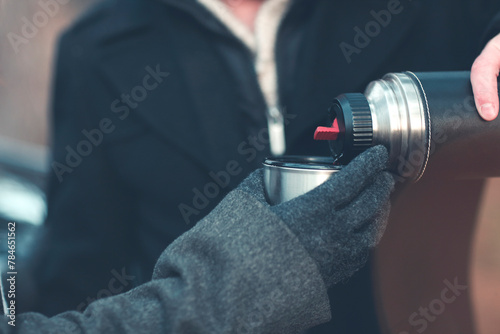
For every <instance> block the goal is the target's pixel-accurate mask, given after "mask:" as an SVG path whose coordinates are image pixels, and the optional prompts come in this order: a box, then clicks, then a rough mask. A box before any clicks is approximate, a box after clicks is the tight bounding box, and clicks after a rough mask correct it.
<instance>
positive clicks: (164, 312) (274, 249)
mask: <svg viewBox="0 0 500 334" xmlns="http://www.w3.org/2000/svg"><path fill="white" fill-rule="evenodd" d="M327 320H329V302H328V296H327V294H326V289H325V285H324V283H323V281H322V279H321V276H320V274H319V271H318V269H317V267H316V265H315V263H314V261H313V260H312V259H311V258H310V257H309V255H308V253H307V252H306V250H305V249H304V247H303V246H302V245H301V244H300V242H299V241H298V239H297V238H296V237H295V236H294V235H293V234H292V233H291V232H290V230H288V228H287V227H286V226H285V224H284V223H283V222H282V221H281V220H280V219H279V218H278V217H277V216H276V215H275V214H273V213H272V212H271V211H270V209H269V208H266V207H264V206H263V205H262V204H261V203H260V202H258V201H257V200H255V199H253V198H252V197H250V196H248V194H246V193H243V192H242V191H239V190H236V191H233V192H232V193H231V194H230V195H228V196H227V197H226V199H225V200H224V201H223V202H222V203H221V204H220V205H219V206H218V207H217V208H216V209H215V210H214V211H213V212H212V213H211V214H210V215H209V216H207V218H205V219H204V220H202V221H201V222H200V223H199V224H197V225H196V226H195V227H194V228H193V229H192V230H191V231H189V232H187V233H186V234H184V235H183V236H182V237H180V238H179V239H178V240H177V241H176V242H174V243H173V244H172V245H171V246H170V247H169V248H167V250H166V251H165V252H164V253H163V254H162V256H161V257H160V259H159V261H158V263H157V266H156V269H155V274H154V279H153V281H151V282H150V283H147V284H145V285H143V286H141V287H138V288H136V289H134V290H132V291H130V292H128V293H126V294H123V295H119V296H114V297H110V298H106V299H103V300H99V301H97V302H94V303H92V304H91V305H90V306H89V307H88V308H87V310H86V311H85V312H84V313H83V314H82V313H78V312H67V313H63V314H61V315H58V316H56V317H53V318H46V317H44V316H42V315H39V314H34V313H32V314H24V315H21V316H19V318H18V320H17V323H16V327H15V328H12V327H10V326H9V325H7V324H6V322H4V323H2V325H1V326H2V327H0V328H2V329H3V330H4V331H5V332H6V333H8V330H9V329H10V330H13V329H17V330H18V332H19V333H40V332H44V331H46V333H121V334H123V333H190V334H196V333H234V332H237V333H239V332H241V333H248V332H252V333H296V332H299V331H300V330H303V329H305V328H308V327H311V326H314V325H316V324H319V323H322V322H325V321H327ZM0 332H3V331H1V330H0Z"/></svg>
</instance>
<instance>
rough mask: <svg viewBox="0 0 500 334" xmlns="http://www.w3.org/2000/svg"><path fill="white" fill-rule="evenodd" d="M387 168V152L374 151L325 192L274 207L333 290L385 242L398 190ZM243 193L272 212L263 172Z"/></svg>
mask: <svg viewBox="0 0 500 334" xmlns="http://www.w3.org/2000/svg"><path fill="white" fill-rule="evenodd" d="M387 162H388V153H387V150H386V148H385V147H383V146H376V147H373V148H370V149H369V150H367V151H366V152H364V153H362V154H361V155H360V156H358V157H357V158H356V159H354V160H353V161H352V162H351V163H350V164H349V165H347V166H346V167H344V168H343V169H342V170H341V171H340V172H338V173H336V174H335V175H334V176H332V177H331V178H330V179H329V180H327V181H326V182H325V183H323V184H322V185H320V186H319V187H317V188H315V189H313V190H311V191H310V192H308V193H306V194H304V195H302V196H299V197H297V198H294V199H292V200H290V201H288V202H285V203H281V204H278V205H275V206H272V207H271V210H272V211H273V212H274V213H275V214H276V215H277V216H279V217H280V218H281V219H282V220H283V222H285V224H287V225H288V227H289V228H290V230H291V231H292V232H293V233H294V234H295V235H296V236H297V237H298V239H299V240H300V241H301V243H302V244H303V245H304V247H305V248H306V250H307V251H308V252H309V254H310V255H311V257H312V258H313V259H314V260H315V261H316V263H317V264H318V267H319V271H320V273H321V275H322V277H323V280H324V281H325V284H326V285H327V287H330V286H331V285H333V284H335V283H337V282H339V281H341V280H344V279H346V278H348V277H350V276H351V275H352V274H354V273H355V272H356V271H357V270H358V269H360V268H361V267H362V266H363V265H364V264H365V262H366V260H367V258H368V254H369V251H370V249H371V248H373V247H374V246H375V245H377V243H378V242H379V241H380V238H381V237H382V234H383V232H384V230H385V227H386V223H387V219H388V216H389V211H390V201H389V196H390V194H391V191H392V190H393V188H394V179H393V177H392V176H391V174H390V173H389V172H386V171H384V169H385V168H386V167H387ZM239 189H240V190H242V191H245V192H247V193H249V194H250V195H252V196H254V197H255V198H257V199H258V200H259V201H260V202H262V203H263V204H264V205H267V206H269V204H267V201H266V199H265V195H264V186H263V170H262V169H259V170H257V171H255V172H254V173H253V174H251V175H250V176H249V177H248V178H247V179H245V180H244V181H243V183H241V184H240V186H239Z"/></svg>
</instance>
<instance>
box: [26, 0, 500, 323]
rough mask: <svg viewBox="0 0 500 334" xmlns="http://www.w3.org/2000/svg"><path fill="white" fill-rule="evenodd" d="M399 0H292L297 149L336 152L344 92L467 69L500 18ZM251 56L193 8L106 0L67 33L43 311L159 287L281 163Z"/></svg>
mask: <svg viewBox="0 0 500 334" xmlns="http://www.w3.org/2000/svg"><path fill="white" fill-rule="evenodd" d="M396 2H397V7H395V8H396V9H395V10H394V12H393V13H392V14H391V16H390V19H386V21H384V23H379V25H378V26H379V27H380V31H379V32H378V34H374V33H370V34H368V33H367V32H366V29H369V25H370V24H371V22H378V21H377V17H379V16H380V15H379V13H380V12H381V11H387V10H389V7H388V6H394V5H395V3H396ZM396 2H395V1H381V0H374V1H369V2H368V1H361V0H355V1H326V0H314V1H311V0H309V1H305V0H295V1H292V2H291V4H290V7H289V8H288V10H287V11H286V14H285V16H284V18H283V20H282V23H281V25H280V28H279V30H278V33H277V40H276V44H275V45H276V47H275V53H276V54H275V59H276V68H277V83H278V84H277V87H278V91H277V96H278V99H277V100H278V107H279V111H280V115H281V118H282V122H283V124H284V128H285V130H284V133H285V135H286V136H285V138H286V154H301V155H325V154H327V152H328V149H327V147H326V146H323V144H318V143H315V142H314V141H313V139H312V133H313V132H314V128H315V126H316V125H318V124H321V123H322V122H323V121H324V119H325V114H326V113H325V110H326V108H327V106H328V105H329V103H330V101H331V99H332V98H333V97H335V96H336V95H338V94H340V93H343V92H348V91H362V90H363V89H364V87H365V86H366V84H367V83H368V82H369V81H371V80H373V79H375V78H378V77H381V76H382V75H383V74H385V73H387V72H397V71H403V70H412V71H431V70H440V71H445V70H466V69H469V68H470V66H471V64H472V63H473V61H474V59H475V58H476V56H477V54H478V50H480V47H481V44H480V42H479V40H480V39H481V37H486V35H484V33H485V31H486V28H487V23H488V22H490V21H492V19H493V17H494V15H495V14H496V13H498V12H499V11H500V4H499V3H498V1H478V2H472V1H451V0H440V1H432V2H431V1H417V0H414V1H401V2H399V1H396ZM391 8H392V7H391ZM373 13H375V15H374V14H373ZM465 22H466V24H465ZM493 30H495V29H493ZM489 37H492V35H489ZM253 57H254V55H253V54H252V52H251V51H250V50H249V49H248V47H246V46H245V45H244V44H243V43H242V42H241V41H240V40H239V39H238V38H236V37H235V36H234V34H233V33H231V31H230V30H229V29H228V28H227V27H226V26H225V25H224V24H222V23H221V22H220V20H219V19H218V18H217V17H216V16H215V15H213V13H212V12H211V11H210V10H208V9H207V8H206V7H205V6H203V5H201V4H200V2H198V1H195V0H112V1H103V2H102V3H100V4H99V5H98V6H96V7H95V8H93V9H92V10H91V11H89V12H88V13H87V14H86V15H85V16H84V17H83V18H81V19H80V20H79V21H78V22H77V23H75V24H74V25H73V26H72V27H71V28H70V29H68V30H67V31H66V33H65V34H64V35H63V36H62V38H61V40H60V44H59V54H58V59H57V69H56V76H55V85H54V98H53V131H54V132H53V160H52V164H51V168H52V173H51V176H50V185H49V192H48V204H49V207H48V217H47V223H46V231H45V236H44V242H43V246H44V247H41V248H40V249H37V252H36V253H37V257H35V258H34V259H33V261H34V263H36V264H37V265H35V266H33V268H35V270H34V271H35V272H36V284H35V287H36V290H37V291H38V304H37V305H36V306H35V307H34V309H35V310H38V311H41V312H43V313H45V314H48V315H52V314H56V313H59V312H61V311H64V310H68V309H78V310H82V309H84V308H85V307H86V306H87V305H88V304H89V303H90V302H91V301H92V300H93V299H96V298H101V297H106V296H109V295H112V294H115V293H120V292H124V291H126V290H128V289H130V288H132V287H133V286H137V285H139V284H141V283H143V282H146V281H148V280H149V279H150V278H151V274H152V272H153V266H154V263H155V261H156V259H157V258H158V256H159V255H160V253H161V252H162V251H163V249H165V247H166V246H167V245H169V244H170V243H171V242H172V241H173V240H174V239H175V238H176V237H177V236H179V235H180V234H182V233H183V232H185V231H187V230H188V229H189V228H190V227H192V226H193V225H194V224H195V223H196V222H197V221H198V220H200V219H201V218H203V217H204V216H205V215H206V214H207V213H208V212H210V211H211V210H212V209H213V208H214V207H215V206H216V205H217V203H218V202H219V201H220V200H221V199H222V198H223V197H224V196H225V195H226V194H227V193H228V192H229V191H230V190H231V189H232V188H234V187H235V186H236V185H237V184H238V183H239V182H240V181H241V180H242V179H243V178H244V177H245V176H246V175H248V174H249V173H250V172H251V171H252V170H254V169H256V168H258V167H259V166H260V164H261V162H262V161H263V159H264V157H266V156H268V155H270V154H271V150H270V146H269V137H268V132H267V129H268V123H269V122H268V117H266V115H267V114H269V112H268V110H269V105H268V103H267V101H266V98H265V96H263V93H262V91H261V89H260V87H259V82H258V78H257V76H256V69H255V68H254V66H253V62H254V58H253ZM117 277H121V278H122V280H119V279H118V278H117ZM123 277H125V278H126V279H123ZM127 278H128V279H127ZM117 279H118V280H119V281H120V282H122V284H121V285H120V286H113V289H110V288H109V283H110V282H111V281H113V280H114V282H116V281H117Z"/></svg>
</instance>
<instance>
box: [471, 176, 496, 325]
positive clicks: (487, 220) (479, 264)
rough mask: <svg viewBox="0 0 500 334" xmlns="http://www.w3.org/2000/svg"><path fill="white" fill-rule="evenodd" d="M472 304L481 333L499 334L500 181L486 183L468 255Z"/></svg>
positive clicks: (494, 180)
mask: <svg viewBox="0 0 500 334" xmlns="http://www.w3.org/2000/svg"><path fill="white" fill-rule="evenodd" d="M471 261H472V264H471V282H472V301H473V304H474V310H475V318H476V328H477V329H478V333H480V334H498V333H500V317H498V314H499V313H500V179H491V180H489V181H488V184H487V186H486V189H485V192H484V194H483V201H482V203H481V211H480V214H479V218H478V221H477V226H476V232H475V237H474V247H473V252H472V255H471Z"/></svg>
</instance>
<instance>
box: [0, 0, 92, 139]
mask: <svg viewBox="0 0 500 334" xmlns="http://www.w3.org/2000/svg"><path fill="white" fill-rule="evenodd" d="M40 2H41V1H40V0H22V1H18V0H2V1H1V2H0V136H7V137H12V138H15V139H19V140H22V141H27V142H30V143H33V144H46V143H47V142H48V135H47V132H48V131H47V124H48V123H47V109H48V104H49V90H50V80H51V75H52V68H53V66H52V63H53V60H54V49H55V46H56V41H57V36H58V35H59V33H60V31H61V30H62V29H63V28H64V27H65V26H67V25H68V24H69V23H70V22H71V21H72V20H73V19H74V17H75V15H77V14H79V13H80V12H81V11H82V10H83V9H84V8H85V7H87V6H88V5H90V4H92V3H93V2H95V1H90V0H86V1H85V0H72V1H69V2H68V3H67V4H63V5H59V8H58V9H57V10H55V9H56V7H54V13H53V14H54V15H53V16H52V17H50V16H49V15H47V17H48V20H47V22H46V24H44V25H40V27H39V28H38V32H37V33H36V34H34V36H33V37H31V38H26V40H27V41H28V42H27V43H23V44H19V45H18V52H17V53H16V51H15V48H14V47H13V44H12V43H11V41H9V37H8V36H9V34H10V33H13V34H17V36H20V37H22V38H24V35H23V33H22V31H21V30H22V27H23V25H24V24H25V21H24V20H25V19H27V20H28V21H29V22H31V23H33V16H34V15H35V14H36V13H38V12H44V10H43V9H42V7H41V6H40ZM43 2H44V3H47V2H49V1H46V0H43ZM61 2H63V3H64V1H61ZM42 15H43V14H42ZM11 36H13V35H12V34H11Z"/></svg>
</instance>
